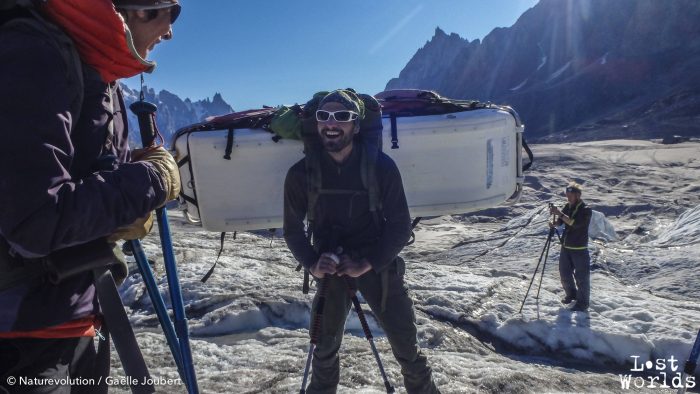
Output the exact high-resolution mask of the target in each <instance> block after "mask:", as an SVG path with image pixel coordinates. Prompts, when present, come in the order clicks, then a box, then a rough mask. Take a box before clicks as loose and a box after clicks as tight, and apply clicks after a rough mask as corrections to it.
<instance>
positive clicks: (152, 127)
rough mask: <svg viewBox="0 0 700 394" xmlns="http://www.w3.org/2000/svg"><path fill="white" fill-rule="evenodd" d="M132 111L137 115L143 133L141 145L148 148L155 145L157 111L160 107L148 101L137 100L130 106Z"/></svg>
mask: <svg viewBox="0 0 700 394" xmlns="http://www.w3.org/2000/svg"><path fill="white" fill-rule="evenodd" d="M129 109H131V112H133V113H134V114H135V115H136V118H137V119H138V121H139V131H140V133H141V145H142V146H143V147H144V148H148V147H150V146H152V145H153V142H154V141H155V139H156V124H155V116H154V114H155V112H156V111H157V110H158V107H157V106H156V105H155V104H153V103H149V102H148V101H143V100H139V101H135V102H134V103H132V104H131V105H130V106H129Z"/></svg>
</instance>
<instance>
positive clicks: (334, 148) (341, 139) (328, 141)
mask: <svg viewBox="0 0 700 394" xmlns="http://www.w3.org/2000/svg"><path fill="white" fill-rule="evenodd" d="M327 132H336V133H338V136H333V137H331V136H328V135H327V134H326V133H327ZM354 136H355V135H354V133H352V132H349V133H347V132H344V131H343V130H342V129H341V128H339V127H324V128H323V129H321V142H322V143H323V147H324V148H325V149H326V151H328V152H331V153H335V152H340V151H341V150H343V149H345V148H346V147H347V146H348V145H350V144H352V140H353V138H354Z"/></svg>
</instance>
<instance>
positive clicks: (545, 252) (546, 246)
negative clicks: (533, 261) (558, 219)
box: [518, 215, 561, 313]
mask: <svg viewBox="0 0 700 394" xmlns="http://www.w3.org/2000/svg"><path fill="white" fill-rule="evenodd" d="M554 218H555V216H554V215H552V221H554ZM555 233H556V234H557V238H559V231H558V230H557V229H556V227H550V229H549V234H548V235H547V241H546V242H545V243H544V246H543V247H542V252H541V253H540V258H539V260H537V266H535V272H534V273H533V274H532V279H530V285H529V286H527V291H526V292H525V298H523V303H522V304H521V305H520V309H519V310H518V313H521V312H522V311H523V306H525V301H526V300H527V296H528V294H530V288H531V287H532V283H533V282H534V281H535V276H537V270H538V269H539V268H540V264H541V263H542V257H543V256H544V264H542V272H541V273H540V284H539V286H538V287H537V295H536V296H535V299H536V300H539V299H540V289H541V288H542V278H543V277H544V271H545V269H546V268H547V257H548V256H549V246H550V245H551V244H552V236H554V234H555ZM560 241H561V238H560Z"/></svg>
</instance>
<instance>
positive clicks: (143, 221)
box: [107, 212, 153, 242]
mask: <svg viewBox="0 0 700 394" xmlns="http://www.w3.org/2000/svg"><path fill="white" fill-rule="evenodd" d="M152 228H153V212H150V213H149V214H148V215H146V216H145V217H142V218H138V219H136V220H135V221H134V222H133V223H131V224H130V225H128V226H124V227H119V228H118V229H117V230H116V231H115V232H114V233H112V235H110V236H109V237H107V242H117V241H119V240H120V239H123V240H125V241H129V240H132V239H141V238H143V237H145V236H146V235H148V233H150V232H151V229H152Z"/></svg>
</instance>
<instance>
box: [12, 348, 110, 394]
mask: <svg viewBox="0 0 700 394" xmlns="http://www.w3.org/2000/svg"><path fill="white" fill-rule="evenodd" d="M93 340H94V339H93V338H91V337H80V338H65V339H33V338H21V339H0V393H2V394H4V393H42V394H43V393H51V394H75V393H85V394H98V393H106V392H107V383H106V382H105V380H106V377H107V376H108V374H109V351H104V352H102V353H99V354H98V353H97V352H96V351H95V345H94V343H93ZM100 377H101V383H100V385H97V383H98V381H100ZM21 379H25V383H26V382H27V381H28V380H29V379H32V381H31V383H32V384H23V383H22V380H21ZM69 379H70V380H72V382H73V383H74V385H73V386H72V387H71V386H70V384H68V385H62V384H60V383H61V381H63V383H69V382H70V381H69ZM51 381H54V382H58V384H41V383H51ZM90 382H94V383H95V384H89V383H90ZM10 383H12V384H10ZM37 383H39V384H38V385H37Z"/></svg>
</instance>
